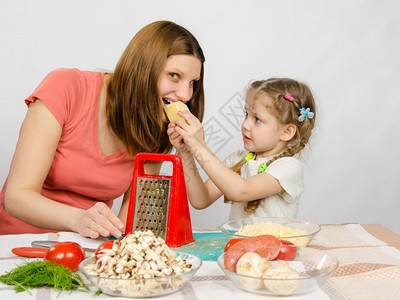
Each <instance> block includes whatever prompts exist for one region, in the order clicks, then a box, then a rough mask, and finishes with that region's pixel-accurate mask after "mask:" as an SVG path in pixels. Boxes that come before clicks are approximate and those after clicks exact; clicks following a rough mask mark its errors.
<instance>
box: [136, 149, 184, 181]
mask: <svg viewBox="0 0 400 300" xmlns="http://www.w3.org/2000/svg"><path fill="white" fill-rule="evenodd" d="M146 161H161V162H163V161H170V162H172V165H173V169H172V172H173V175H174V174H175V176H177V174H179V173H181V172H182V173H183V170H182V168H178V166H181V165H182V160H181V158H180V156H179V155H175V154H162V153H145V152H141V153H138V154H137V155H136V157H135V165H136V168H135V169H134V172H135V173H136V174H134V175H137V176H141V175H145V171H144V163H145V162H146Z"/></svg>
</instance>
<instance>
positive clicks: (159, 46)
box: [106, 21, 205, 155]
mask: <svg viewBox="0 0 400 300" xmlns="http://www.w3.org/2000/svg"><path fill="white" fill-rule="evenodd" d="M176 54H189V55H193V56H194V57H196V58H198V59H199V60H200V61H201V73H200V79H199V80H198V81H196V82H195V83H194V87H193V96H192V99H191V100H190V101H189V102H188V103H187V105H188V107H189V109H190V111H191V112H192V113H193V114H194V115H195V116H196V117H197V118H198V119H199V120H200V121H202V119H203V114H204V89H203V77H204V61H205V58H204V55H203V50H202V49H201V47H200V45H199V43H198V41H197V40H196V38H195V37H194V36H193V35H192V34H191V33H190V32H189V31H188V30H187V29H185V28H183V27H181V26H179V25H177V24H175V23H173V22H169V21H157V22H154V23H151V24H149V25H147V26H145V27H144V28H142V29H141V30H140V31H139V32H138V33H137V34H136V35H135V36H134V37H133V38H132V40H131V41H130V43H129V44H128V46H127V47H126V49H125V51H124V52H123V54H122V56H121V58H120V60H119V61H118V63H117V65H116V67H115V71H114V73H112V74H111V79H110V81H109V84H108V87H107V104H106V113H107V119H108V122H109V125H110V127H111V129H112V131H113V132H114V134H115V135H116V136H117V137H118V138H119V139H120V140H121V141H122V142H123V144H124V146H125V148H126V150H127V151H128V153H129V154H131V155H135V154H137V153H138V152H158V153H169V152H170V150H171V149H172V145H171V143H170V142H169V139H168V135H167V134H166V130H167V124H165V123H164V122H163V117H162V116H163V108H162V105H161V103H160V98H159V95H158V89H157V83H158V78H159V76H160V74H161V72H162V70H163V68H164V66H165V63H166V60H167V58H168V57H169V56H171V55H176Z"/></svg>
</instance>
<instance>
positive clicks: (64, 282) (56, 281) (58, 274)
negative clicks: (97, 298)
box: [0, 261, 89, 295]
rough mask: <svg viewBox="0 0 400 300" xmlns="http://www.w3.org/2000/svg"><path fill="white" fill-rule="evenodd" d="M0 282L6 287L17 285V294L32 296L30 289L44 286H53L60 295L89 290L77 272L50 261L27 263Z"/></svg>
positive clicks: (0, 278) (8, 273)
mask: <svg viewBox="0 0 400 300" xmlns="http://www.w3.org/2000/svg"><path fill="white" fill-rule="evenodd" d="M0 281H1V282H3V283H4V284H6V285H15V291H16V292H17V293H19V292H24V291H26V292H28V293H29V294H31V293H30V292H29V289H30V288H38V287H42V286H53V287H54V289H55V290H60V293H59V295H60V294H61V292H63V291H74V290H78V291H83V289H84V290H85V291H87V290H89V289H88V287H87V286H85V285H84V284H83V282H82V279H81V277H80V276H79V275H78V273H77V272H72V271H71V270H70V269H68V268H65V267H64V266H62V265H57V264H55V263H53V262H49V261H48V262H42V261H33V262H25V264H23V265H20V266H17V267H16V268H15V269H13V270H11V271H10V272H7V273H5V274H4V275H1V276H0ZM31 295H32V294H31Z"/></svg>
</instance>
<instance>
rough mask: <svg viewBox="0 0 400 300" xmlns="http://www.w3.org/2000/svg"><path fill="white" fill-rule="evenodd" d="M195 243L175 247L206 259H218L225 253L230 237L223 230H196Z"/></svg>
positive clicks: (194, 234)
mask: <svg viewBox="0 0 400 300" xmlns="http://www.w3.org/2000/svg"><path fill="white" fill-rule="evenodd" d="M193 238H194V239H195V241H194V242H193V243H190V244H187V245H184V246H181V247H178V248H173V249H174V250H177V251H182V252H186V253H190V254H193V255H196V256H197V257H200V258H201V260H204V261H216V260H217V258H218V256H220V255H221V254H222V253H224V248H225V245H226V243H227V242H228V238H227V237H226V236H225V235H224V234H223V233H222V232H194V233H193Z"/></svg>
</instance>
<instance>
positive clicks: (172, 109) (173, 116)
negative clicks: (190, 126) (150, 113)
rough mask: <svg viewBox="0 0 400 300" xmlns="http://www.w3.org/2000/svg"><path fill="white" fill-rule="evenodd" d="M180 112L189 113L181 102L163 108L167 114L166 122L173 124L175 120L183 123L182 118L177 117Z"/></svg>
mask: <svg viewBox="0 0 400 300" xmlns="http://www.w3.org/2000/svg"><path fill="white" fill-rule="evenodd" d="M180 110H185V111H189V108H188V107H187V106H186V104H185V103H183V102H181V101H177V102H172V103H171V104H168V105H166V106H164V111H165V113H166V114H167V117H168V120H169V121H170V122H173V121H175V120H182V121H185V119H184V118H182V117H181V116H180V115H178V111H180Z"/></svg>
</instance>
